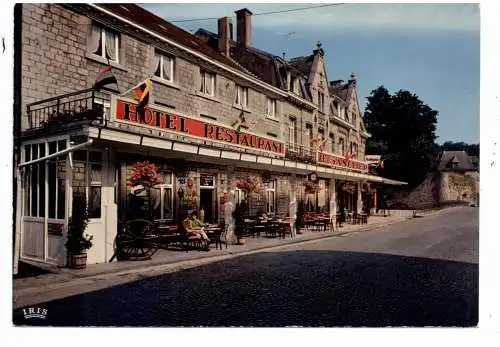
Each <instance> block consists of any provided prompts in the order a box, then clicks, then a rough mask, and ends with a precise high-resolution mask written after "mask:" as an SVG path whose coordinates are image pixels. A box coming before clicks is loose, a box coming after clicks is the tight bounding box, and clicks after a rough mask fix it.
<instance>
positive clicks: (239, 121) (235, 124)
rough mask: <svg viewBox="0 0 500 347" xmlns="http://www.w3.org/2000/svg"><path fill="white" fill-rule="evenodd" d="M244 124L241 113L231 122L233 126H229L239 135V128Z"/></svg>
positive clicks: (243, 117) (243, 116)
mask: <svg viewBox="0 0 500 347" xmlns="http://www.w3.org/2000/svg"><path fill="white" fill-rule="evenodd" d="M245 123H246V120H245V115H244V114H243V112H241V113H240V115H239V116H238V118H237V119H236V120H235V121H234V122H233V124H231V126H232V127H233V128H234V129H235V130H236V132H238V133H239V132H240V129H241V127H242V126H243V124H245Z"/></svg>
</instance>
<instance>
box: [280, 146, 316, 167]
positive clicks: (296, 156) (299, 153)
mask: <svg viewBox="0 0 500 347" xmlns="http://www.w3.org/2000/svg"><path fill="white" fill-rule="evenodd" d="M285 148H286V151H285V158H286V159H288V160H292V161H297V162H299V163H304V164H315V163H316V153H315V152H314V150H313V149H312V148H311V147H305V146H301V145H298V144H295V143H287V144H286V147H285Z"/></svg>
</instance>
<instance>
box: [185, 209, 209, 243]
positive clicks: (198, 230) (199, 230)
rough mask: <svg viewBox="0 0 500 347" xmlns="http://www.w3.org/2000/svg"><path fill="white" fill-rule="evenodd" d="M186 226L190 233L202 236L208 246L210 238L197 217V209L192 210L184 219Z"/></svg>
mask: <svg viewBox="0 0 500 347" xmlns="http://www.w3.org/2000/svg"><path fill="white" fill-rule="evenodd" d="M184 226H185V228H186V231H187V232H188V233H191V234H195V235H199V236H201V238H202V239H203V241H205V242H206V247H207V248H208V241H209V238H208V236H207V234H206V233H205V231H204V230H203V223H202V222H201V221H200V220H199V219H198V218H197V217H196V211H193V212H191V214H190V215H189V216H188V217H187V218H186V219H185V220H184Z"/></svg>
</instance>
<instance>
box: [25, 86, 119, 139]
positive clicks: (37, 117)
mask: <svg viewBox="0 0 500 347" xmlns="http://www.w3.org/2000/svg"><path fill="white" fill-rule="evenodd" d="M112 92H113V91H112V90H110V89H104V88H103V89H102V90H100V91H97V90H95V89H92V88H90V89H85V90H81V91H77V92H73V93H69V94H64V95H59V96H56V97H53V98H49V99H45V100H40V101H37V102H33V103H31V104H28V105H27V106H26V110H27V114H28V128H27V129H25V134H26V133H31V132H33V131H40V130H46V131H51V130H55V129H57V128H61V127H63V126H65V125H68V124H70V123H75V122H89V123H96V124H105V122H106V121H107V120H108V117H109V115H108V114H107V112H106V108H107V107H109V104H110V99H111V93H112Z"/></svg>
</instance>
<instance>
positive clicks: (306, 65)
mask: <svg viewBox="0 0 500 347" xmlns="http://www.w3.org/2000/svg"><path fill="white" fill-rule="evenodd" d="M313 62H314V55H309V56H307V57H297V58H292V59H290V60H289V61H288V63H289V64H290V65H291V66H292V67H293V68H294V69H297V70H298V71H300V73H301V74H302V75H304V76H305V77H306V79H309V75H310V73H311V69H312V64H313Z"/></svg>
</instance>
